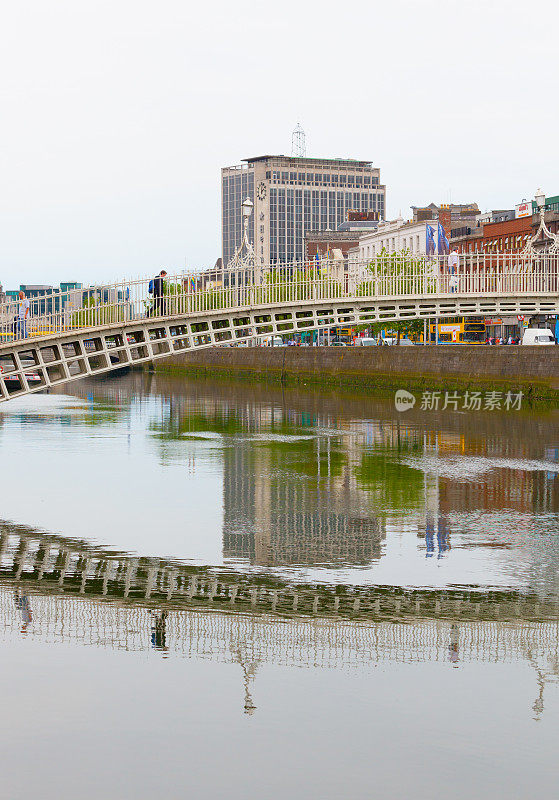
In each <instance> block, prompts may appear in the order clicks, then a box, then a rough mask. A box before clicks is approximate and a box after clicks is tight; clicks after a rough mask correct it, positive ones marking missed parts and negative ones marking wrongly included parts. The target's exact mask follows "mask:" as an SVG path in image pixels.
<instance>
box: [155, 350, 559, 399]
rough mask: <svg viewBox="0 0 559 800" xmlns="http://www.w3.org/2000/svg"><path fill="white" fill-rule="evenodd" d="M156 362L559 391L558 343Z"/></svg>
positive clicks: (431, 385)
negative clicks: (549, 345)
mask: <svg viewBox="0 0 559 800" xmlns="http://www.w3.org/2000/svg"><path fill="white" fill-rule="evenodd" d="M152 369H155V370H156V371H158V372H159V371H169V372H173V373H175V374H176V373H185V374H205V375H208V376H209V375H211V376H214V377H215V376H220V375H221V376H224V377H231V378H239V377H240V378H243V377H245V378H250V379H258V380H265V381H270V382H280V383H289V384H293V383H317V384H320V383H324V384H330V385H354V386H356V387H357V386H361V387H372V388H377V389H383V388H384V389H386V390H392V389H395V388H416V389H417V388H426V389H435V388H445V389H447V388H453V387H455V388H460V389H466V388H469V387H472V388H475V387H476V386H477V387H481V388H487V387H488V386H490V385H491V386H494V387H496V388H497V387H498V388H501V389H522V391H524V392H525V393H528V394H531V395H533V396H534V397H543V398H552V397H553V398H554V397H557V398H559V346H555V347H553V346H551V347H541V346H540V347H538V346H533V347H523V346H521V345H499V346H487V345H477V346H476V345H427V346H422V345H416V346H414V347H398V346H393V347H215V348H207V349H202V350H196V351H192V352H190V353H184V354H182V353H181V354H180V355H176V356H171V357H170V358H168V359H165V360H161V361H160V360H158V361H156V362H155V363H154V364H153V365H152Z"/></svg>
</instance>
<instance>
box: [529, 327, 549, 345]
mask: <svg viewBox="0 0 559 800" xmlns="http://www.w3.org/2000/svg"><path fill="white" fill-rule="evenodd" d="M522 344H555V336H554V335H553V333H552V332H551V331H550V330H549V328H526V330H525V331H524V333H523V334H522Z"/></svg>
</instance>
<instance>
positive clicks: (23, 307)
mask: <svg viewBox="0 0 559 800" xmlns="http://www.w3.org/2000/svg"><path fill="white" fill-rule="evenodd" d="M29 307H30V304H29V300H28V299H27V297H26V296H25V294H24V293H23V292H20V293H19V310H18V318H17V331H16V333H17V336H18V337H19V338H20V339H27V317H28V316H29Z"/></svg>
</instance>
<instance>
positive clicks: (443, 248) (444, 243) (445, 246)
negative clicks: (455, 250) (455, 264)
mask: <svg viewBox="0 0 559 800" xmlns="http://www.w3.org/2000/svg"><path fill="white" fill-rule="evenodd" d="M438 250H439V255H440V256H446V255H448V254H449V253H450V243H449V241H448V239H447V238H446V233H445V231H444V228H443V226H442V225H441V223H440V222H439V248H438Z"/></svg>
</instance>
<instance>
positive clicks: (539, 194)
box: [534, 189, 545, 214]
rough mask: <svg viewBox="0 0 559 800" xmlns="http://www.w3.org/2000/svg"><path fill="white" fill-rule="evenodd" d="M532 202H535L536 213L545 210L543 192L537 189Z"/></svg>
mask: <svg viewBox="0 0 559 800" xmlns="http://www.w3.org/2000/svg"><path fill="white" fill-rule="evenodd" d="M534 200H535V201H536V205H537V207H538V211H539V212H540V214H541V213H542V209H545V192H543V191H542V190H541V189H538V191H537V192H536V195H535V197H534Z"/></svg>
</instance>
